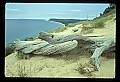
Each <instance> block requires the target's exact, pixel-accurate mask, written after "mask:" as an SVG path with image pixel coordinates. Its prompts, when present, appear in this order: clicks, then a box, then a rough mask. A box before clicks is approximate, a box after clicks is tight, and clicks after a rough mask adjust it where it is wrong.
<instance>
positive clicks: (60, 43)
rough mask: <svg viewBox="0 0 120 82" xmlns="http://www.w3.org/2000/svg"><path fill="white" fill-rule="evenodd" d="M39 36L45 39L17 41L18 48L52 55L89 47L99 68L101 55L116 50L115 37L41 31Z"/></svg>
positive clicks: (91, 61) (93, 61) (28, 51)
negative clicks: (54, 33)
mask: <svg viewBox="0 0 120 82" xmlns="http://www.w3.org/2000/svg"><path fill="white" fill-rule="evenodd" d="M39 38H40V39H43V40H45V41H16V42H15V46H16V50H18V51H21V52H22V53H25V54H27V53H33V54H41V55H50V54H60V53H63V52H67V51H71V50H73V49H75V48H78V49H79V50H81V49H89V50H91V51H93V55H92V56H91V57H90V64H92V65H94V66H95V67H96V69H97V70H99V66H100V65H99V64H100V63H99V57H100V55H101V54H102V53H104V52H110V51H114V50H115V38H113V39H91V38H88V37H86V36H82V35H80V34H63V35H53V34H49V33H47V32H40V35H39ZM78 49H77V50H78Z"/></svg>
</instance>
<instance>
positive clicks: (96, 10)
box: [5, 3, 109, 20]
mask: <svg viewBox="0 0 120 82" xmlns="http://www.w3.org/2000/svg"><path fill="white" fill-rule="evenodd" d="M108 6H109V4H103V3H101V4H98V3H91V4H90V3H6V4H5V19H46V20H48V19H50V18H66V19H86V18H87V14H88V19H93V18H95V17H96V16H99V15H100V13H103V11H104V10H105V8H107V7H108Z"/></svg>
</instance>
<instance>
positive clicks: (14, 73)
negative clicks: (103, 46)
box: [5, 18, 116, 78]
mask: <svg viewBox="0 0 120 82" xmlns="http://www.w3.org/2000/svg"><path fill="white" fill-rule="evenodd" d="M81 29H82V28H78V31H77V32H73V31H72V30H71V28H68V29H66V30H65V31H63V32H60V33H59V34H66V33H68V34H69V33H78V34H80V31H81ZM54 34H58V33H54ZM93 35H94V36H95V35H97V36H99V37H91V38H111V37H116V20H114V18H113V19H111V20H108V21H106V22H105V28H102V29H94V31H93V33H89V34H85V35H84V36H93ZM101 35H102V36H101ZM16 55H17V52H15V53H12V54H10V55H8V56H7V57H5V76H6V77H47V78H50V77H57V78H88V76H84V75H81V74H80V73H79V71H78V69H79V64H80V63H81V64H85V63H86V62H88V60H89V58H90V56H91V54H90V53H88V52H87V51H83V52H81V53H80V54H70V55H69V54H59V55H55V56H39V55H37V56H32V57H31V58H29V59H22V60H19V59H18V58H17V56H16ZM100 63H101V66H100V71H96V72H94V73H93V76H92V78H115V59H114V58H111V59H108V58H106V57H100Z"/></svg>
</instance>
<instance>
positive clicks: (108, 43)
mask: <svg viewBox="0 0 120 82" xmlns="http://www.w3.org/2000/svg"><path fill="white" fill-rule="evenodd" d="M114 42H115V41H114V39H109V40H107V41H105V42H104V43H103V44H101V47H98V48H96V49H95V51H94V53H93V55H92V56H91V57H90V63H91V64H92V65H94V66H95V67H96V70H99V67H100V62H99V57H100V55H101V54H102V53H103V52H104V51H105V50H108V49H109V48H110V46H114V45H113V44H114Z"/></svg>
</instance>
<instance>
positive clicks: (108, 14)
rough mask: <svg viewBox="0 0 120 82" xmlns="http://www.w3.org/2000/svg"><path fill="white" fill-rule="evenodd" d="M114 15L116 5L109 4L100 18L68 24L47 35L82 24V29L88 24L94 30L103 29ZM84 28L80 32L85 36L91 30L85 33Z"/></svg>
mask: <svg viewBox="0 0 120 82" xmlns="http://www.w3.org/2000/svg"><path fill="white" fill-rule="evenodd" d="M115 15H116V5H115V4H110V6H109V7H108V8H106V9H105V10H104V12H103V14H102V13H100V16H99V17H96V18H94V19H93V20H87V21H86V20H85V21H81V22H76V23H72V24H68V25H67V26H65V27H61V28H57V29H55V30H52V31H49V33H58V32H63V31H64V30H66V29H67V28H71V27H74V26H75V25H78V24H83V26H84V28H85V27H86V25H89V24H91V27H94V28H104V25H105V22H106V21H107V20H111V19H112V18H113V17H115ZM115 19H116V18H115ZM84 28H83V30H82V31H83V32H82V33H85V34H87V33H92V32H93V29H88V31H87V30H86V29H84Z"/></svg>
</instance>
